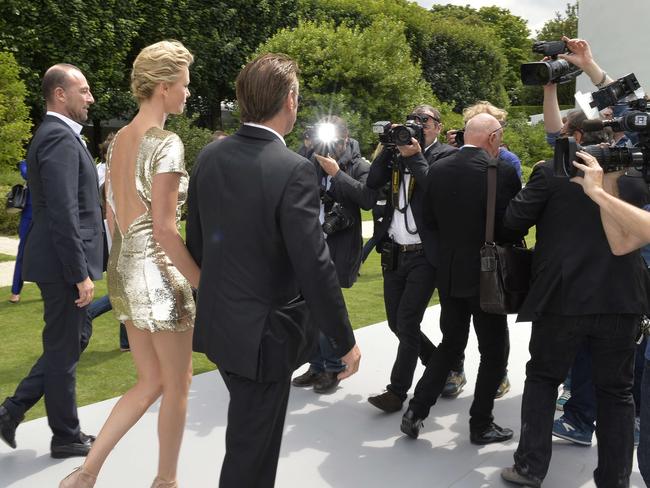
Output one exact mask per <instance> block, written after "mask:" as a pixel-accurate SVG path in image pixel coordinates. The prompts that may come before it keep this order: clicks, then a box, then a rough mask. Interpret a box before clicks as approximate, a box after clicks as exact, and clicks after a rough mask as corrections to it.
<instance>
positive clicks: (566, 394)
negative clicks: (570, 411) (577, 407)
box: [555, 388, 571, 412]
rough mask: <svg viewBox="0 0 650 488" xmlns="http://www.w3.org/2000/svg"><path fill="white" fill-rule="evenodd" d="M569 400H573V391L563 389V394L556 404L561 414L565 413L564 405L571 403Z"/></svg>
mask: <svg viewBox="0 0 650 488" xmlns="http://www.w3.org/2000/svg"><path fill="white" fill-rule="evenodd" d="M569 398H571V390H569V389H568V388H563V389H562V394H561V395H560V396H559V397H558V399H557V401H556V402H555V409H556V410H559V411H560V412H563V411H564V404H565V403H566V402H568V401H569Z"/></svg>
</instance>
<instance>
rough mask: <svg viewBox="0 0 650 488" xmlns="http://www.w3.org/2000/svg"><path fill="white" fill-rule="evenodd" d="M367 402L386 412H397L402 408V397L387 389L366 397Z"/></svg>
mask: <svg viewBox="0 0 650 488" xmlns="http://www.w3.org/2000/svg"><path fill="white" fill-rule="evenodd" d="M368 402H370V404H371V405H373V406H375V407H377V408H378V409H379V410H383V411H384V412H386V413H393V412H399V411H400V410H402V399H401V398H400V397H398V396H397V395H395V393H393V392H392V391H389V390H387V391H385V392H384V393H382V394H381V395H375V396H371V397H368Z"/></svg>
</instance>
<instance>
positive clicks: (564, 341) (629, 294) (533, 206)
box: [502, 38, 650, 487]
mask: <svg viewBox="0 0 650 488" xmlns="http://www.w3.org/2000/svg"><path fill="white" fill-rule="evenodd" d="M565 40H566V42H567V47H568V48H569V49H570V50H571V51H572V54H566V55H562V54H560V55H559V56H561V57H562V58H563V59H567V60H570V61H571V62H572V63H575V65H576V66H578V67H580V68H581V69H583V71H584V72H585V73H586V74H588V75H589V76H590V77H591V78H592V80H593V81H596V84H597V86H600V85H603V84H604V83H607V82H608V81H610V79H609V77H608V76H607V75H606V74H605V73H604V72H603V71H602V70H601V69H600V68H599V67H598V65H597V64H596V63H595V62H594V61H593V57H592V56H591V51H590V49H589V46H588V44H587V43H586V42H585V41H583V40H578V39H571V40H568V39H566V38H565ZM601 80H602V81H601ZM619 81H620V80H619ZM617 83H618V82H617ZM598 108H602V107H598ZM550 122H551V123H552V121H550ZM556 125H558V124H557V121H556ZM548 128H549V126H548V125H547V130H548ZM570 129H571V127H570V120H569V124H565V126H564V128H563V129H562V132H564V134H563V136H564V137H561V138H558V142H557V144H556V157H555V158H554V160H555V161H546V162H542V163H541V164H537V165H536V166H535V168H534V170H533V173H532V175H531V177H530V179H529V181H528V184H527V185H526V187H525V188H524V189H522V191H521V192H520V193H519V194H518V195H517V197H515V199H514V200H512V202H511V203H510V205H509V207H508V210H507V212H506V216H505V219H504V225H505V226H507V227H509V228H512V229H515V230H517V229H520V230H523V229H528V228H530V227H531V226H533V225H536V226H537V242H536V246H535V254H534V258H533V268H532V276H533V279H532V282H531V287H530V291H529V294H528V296H527V298H526V301H525V302H524V304H523V306H522V308H521V310H520V313H519V317H518V320H526V321H528V320H531V321H532V323H533V327H532V333H531V339H530V346H529V348H530V354H531V359H530V361H529V362H528V364H527V366H526V383H525V387H524V394H523V398H522V427H523V426H525V428H522V431H521V436H520V441H519V446H518V447H517V450H516V452H515V455H514V459H515V465H514V466H513V467H512V468H506V469H504V470H503V471H502V477H503V478H504V479H506V480H507V481H510V482H513V483H516V484H519V485H525V486H541V483H542V480H543V479H544V477H545V476H546V473H547V470H548V466H549V462H550V458H551V450H552V443H551V434H552V433H553V434H554V435H557V434H556V430H555V426H554V424H553V414H554V411H555V408H554V401H555V397H556V395H557V387H558V385H559V384H560V383H561V382H562V381H563V380H564V378H565V376H566V374H567V372H568V370H569V368H570V366H571V365H572V364H573V362H574V357H575V356H576V353H577V352H578V351H579V350H580V349H581V348H583V347H585V348H587V349H588V350H589V352H590V354H591V368H592V376H593V383H594V385H595V392H596V398H597V405H598V409H597V413H596V418H597V426H596V435H597V438H598V445H599V461H598V467H597V469H596V470H595V471H594V480H595V482H596V485H597V486H602V487H626V486H628V485H629V477H630V473H631V470H632V454H633V449H634V414H635V412H634V402H633V400H632V384H633V380H634V374H633V368H634V355H635V339H636V338H637V337H638V335H639V323H640V316H641V315H642V314H643V313H645V312H647V310H648V308H649V306H650V303H649V302H648V293H649V292H650V280H649V278H648V274H647V271H646V269H645V266H644V264H643V261H642V259H641V257H640V255H639V253H638V252H636V253H631V254H627V255H625V256H620V257H617V256H614V255H613V254H612V253H611V252H610V248H609V243H608V239H607V237H606V235H605V232H604V231H603V226H602V224H601V218H600V210H599V209H598V207H597V206H596V205H594V203H593V202H592V201H591V200H589V198H587V197H586V196H585V195H584V194H583V192H582V191H581V190H580V189H579V188H577V187H576V185H574V184H572V183H571V182H570V180H569V178H568V177H566V176H568V175H569V174H572V170H573V169H575V168H574V166H573V165H572V164H571V161H573V159H575V158H574V155H575V154H576V152H575V151H576V150H578V152H577V154H578V155H579V156H580V155H582V154H590V153H591V152H594V153H599V154H601V155H603V154H607V155H609V154H610V153H609V152H608V151H609V148H603V147H601V146H589V147H588V148H586V149H588V150H589V153H582V152H580V151H579V146H577V145H576V142H575V141H576V140H577V139H578V138H579V137H575V139H573V138H571V136H572V135H574V134H572V133H570V132H569V131H570ZM573 133H575V135H578V136H581V135H582V133H581V132H580V131H577V130H576V131H573ZM572 148H573V149H572ZM572 151H573V152H572ZM630 154H632V153H630ZM588 157H589V158H591V156H588ZM607 157H609V156H607ZM569 166H570V167H571V168H570V169H569V168H568V167H569ZM611 167H616V168H618V163H611ZM562 176H564V177H562ZM565 408H566V405H565Z"/></svg>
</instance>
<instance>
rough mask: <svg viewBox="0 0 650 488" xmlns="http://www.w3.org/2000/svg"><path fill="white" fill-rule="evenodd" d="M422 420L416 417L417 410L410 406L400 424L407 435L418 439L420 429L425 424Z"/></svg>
mask: <svg viewBox="0 0 650 488" xmlns="http://www.w3.org/2000/svg"><path fill="white" fill-rule="evenodd" d="M422 420H423V419H421V418H418V417H416V415H415V412H413V410H411V409H410V408H409V409H408V410H407V411H406V413H405V414H404V416H403V417H402V425H401V426H400V429H401V430H402V432H404V433H405V434H406V435H407V436H409V437H411V438H413V439H417V438H418V435H420V429H421V428H422V426H423V425H424V422H423V421H422Z"/></svg>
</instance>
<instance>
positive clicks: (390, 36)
mask: <svg viewBox="0 0 650 488" xmlns="http://www.w3.org/2000/svg"><path fill="white" fill-rule="evenodd" d="M395 46H401V49H397V50H396V49H395ZM265 52H284V53H287V54H288V55H289V56H291V57H292V58H294V59H296V60H297V61H298V64H299V66H300V70H301V74H300V78H301V95H302V97H303V104H302V106H301V109H300V111H299V121H298V127H301V126H304V125H306V124H308V123H313V122H315V121H316V120H317V119H319V118H320V117H322V116H324V115H327V114H330V113H331V114H336V115H340V116H341V117H343V118H344V119H346V121H347V122H348V125H349V126H350V130H351V134H352V137H354V138H356V139H358V140H359V142H360V143H361V147H362V151H363V152H364V154H368V153H369V152H370V151H371V150H372V148H373V147H374V145H375V144H376V137H375V136H374V134H373V133H372V132H371V125H372V123H373V122H375V121H377V120H392V121H403V120H404V118H405V116H406V115H407V114H408V113H409V111H410V110H411V109H412V108H413V107H414V106H415V105H417V104H419V103H429V104H432V105H438V104H439V102H438V100H437V99H436V98H435V96H434V95H433V94H432V93H431V90H430V88H429V87H428V86H427V83H426V82H425V81H424V80H423V79H422V74H421V71H420V68H419V66H418V65H417V64H415V63H413V62H412V61H411V52H410V50H409V48H408V43H407V42H406V37H405V34H404V24H402V23H400V22H396V21H394V20H390V19H387V18H385V17H384V18H378V19H377V20H376V21H375V22H373V23H372V24H371V25H370V26H369V27H368V28H366V29H357V28H349V27H346V26H344V25H340V26H339V27H336V26H334V24H333V23H327V24H317V23H313V22H301V23H300V24H299V26H298V27H297V28H295V29H291V30H289V29H284V30H282V31H280V32H278V33H277V34H276V35H275V36H274V37H273V38H271V39H269V41H268V42H266V43H265V44H264V45H262V46H261V47H260V49H259V51H258V53H265ZM446 110H447V112H448V111H449V108H448V107H446ZM298 132H299V131H294V133H293V134H292V137H290V138H289V142H290V143H293V144H296V143H297V139H298V135H297V133H298Z"/></svg>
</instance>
